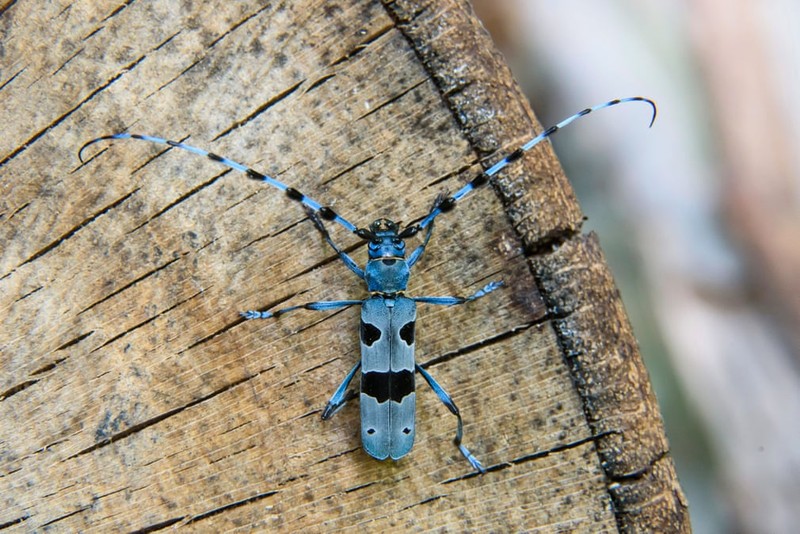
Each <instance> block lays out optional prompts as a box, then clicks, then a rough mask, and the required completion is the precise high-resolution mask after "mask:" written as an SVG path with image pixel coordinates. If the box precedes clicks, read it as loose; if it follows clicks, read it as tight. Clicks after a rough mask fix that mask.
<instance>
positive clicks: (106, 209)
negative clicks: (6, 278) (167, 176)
mask: <svg viewBox="0 0 800 534" xmlns="http://www.w3.org/2000/svg"><path fill="white" fill-rule="evenodd" d="M137 191H139V188H138V187H137V188H135V189H134V190H132V191H131V192H130V193H128V194H126V195H123V196H122V197H121V198H119V199H118V200H115V201H114V202H112V203H111V204H108V205H107V206H106V207H104V208H102V209H101V210H100V211H98V212H97V213H95V214H93V215H90V216H89V217H87V218H86V219H84V220H83V221H81V222H80V223H78V224H77V225H75V226H73V227H72V228H71V229H70V230H68V231H66V232H65V233H63V234H62V235H61V236H60V237H59V238H57V239H56V240H55V241H53V242H51V243H50V244H48V245H46V246H45V247H44V248H42V249H40V250H39V251H38V252H35V253H34V254H33V255H32V256H30V257H29V258H28V259H26V260H25V261H23V262H22V263H20V264H19V265H18V266H17V267H16V269H13V270H12V271H11V272H13V271H16V270H17V269H19V268H20V267H22V266H23V265H26V264H28V263H31V262H33V261H35V260H37V259H39V258H41V257H42V256H44V255H45V254H47V253H48V252H50V251H52V250H54V249H55V248H57V247H59V246H60V245H61V244H62V243H64V242H65V241H66V240H67V239H69V238H71V237H72V236H73V235H75V234H76V233H77V232H78V231H79V230H81V229H82V228H84V227H86V226H88V225H90V224H91V223H93V222H94V221H95V220H97V219H98V218H99V217H102V216H103V215H105V214H106V213H108V212H109V211H111V210H113V209H114V208H116V207H117V206H119V205H120V204H122V203H123V202H125V201H126V200H128V199H129V198H130V197H131V196H132V195H133V194H134V193H136V192H137Z"/></svg>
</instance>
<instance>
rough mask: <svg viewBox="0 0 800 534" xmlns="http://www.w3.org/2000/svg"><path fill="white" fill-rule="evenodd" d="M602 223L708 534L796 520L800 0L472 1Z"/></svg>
mask: <svg viewBox="0 0 800 534" xmlns="http://www.w3.org/2000/svg"><path fill="white" fill-rule="evenodd" d="M474 4H475V9H476V12H477V13H478V15H479V16H480V17H481V19H482V20H483V21H484V24H485V25H486V27H487V29H488V30H489V31H490V33H491V34H492V36H493V38H494V40H495V41H496V42H497V44H498V46H499V47H500V49H501V50H502V51H503V53H504V54H505V56H506V58H507V60H508V62H509V64H510V65H511V67H512V70H513V71H514V74H515V76H516V78H517V80H518V81H519V82H520V83H521V84H522V86H523V89H524V90H525V91H526V93H527V94H528V96H529V99H530V101H531V103H532V106H533V109H534V111H535V113H536V114H537V117H538V119H539V121H540V122H541V123H542V124H543V125H544V126H548V125H551V124H554V123H555V122H557V121H559V120H560V119H562V118H564V117H566V116H568V115H570V114H571V113H573V112H575V111H578V110H579V109H582V108H584V107H587V106H590V105H594V104H598V103H600V102H603V101H606V100H609V99H611V98H615V97H624V96H633V95H639V94H641V95H643V96H648V97H651V98H653V99H655V100H656V101H657V103H658V105H659V118H658V120H657V121H656V124H655V125H654V127H653V128H652V129H651V130H648V129H647V121H648V120H649V110H648V109H647V107H646V106H637V105H636V104H630V105H627V106H625V107H620V108H614V109H612V110H606V111H603V112H601V113H599V114H597V115H595V116H592V118H591V119H588V120H585V121H582V122H581V123H580V124H579V125H575V126H573V127H571V128H570V129H569V130H564V131H563V132H560V133H559V134H558V135H557V136H555V137H554V138H553V144H554V145H555V148H556V152H557V153H558V155H559V158H560V159H561V161H562V163H563V165H564V168H565V170H566V172H567V175H568V176H569V177H570V180H571V181H572V183H573V185H574V187H575V189H576V191H577V193H578V197H579V198H580V201H581V205H582V207H583V209H584V213H585V214H586V215H587V216H588V217H589V220H588V221H587V223H586V225H585V229H586V230H594V231H596V232H597V233H598V234H599V235H600V240H601V243H602V244H603V248H604V250H605V252H606V254H607V256H608V261H609V263H610V265H611V268H612V270H613V271H614V275H615V277H616V279H617V282H618V285H619V287H620V290H621V292H622V295H623V299H624V301H625V304H626V307H627V309H628V313H629V315H630V318H631V321H632V323H633V326H634V329H635V331H636V333H637V336H638V339H639V342H640V344H641V347H642V353H643V355H644V358H645V360H646V363H647V365H648V369H649V370H650V375H651V378H652V381H653V384H654V386H655V389H656V392H657V394H658V397H659V401H660V403H661V407H662V411H663V415H664V420H665V425H666V429H667V434H668V436H669V439H670V443H671V447H672V453H673V457H674V459H675V463H676V466H677V469H678V474H679V477H680V480H681V484H682V486H683V488H684V491H685V492H686V494H687V496H688V498H689V503H690V507H691V508H690V512H691V516H692V523H693V527H694V531H695V532H697V533H701V534H702V533H718V532H742V533H749V532H754V533H756V532H764V533H780V532H797V531H798V530H797V529H798V528H800V527H798V525H800V209H798V206H800V106H796V105H794V104H795V102H794V101H795V98H796V96H797V95H798V94H800V2H797V1H796V0H761V1H751V0H694V1H692V2H689V1H685V0H684V1H675V0H639V1H636V2H634V1H632V0H607V1H605V2H589V1H585V0H584V1H577V0H560V1H558V2H555V1H544V0H475V1H474Z"/></svg>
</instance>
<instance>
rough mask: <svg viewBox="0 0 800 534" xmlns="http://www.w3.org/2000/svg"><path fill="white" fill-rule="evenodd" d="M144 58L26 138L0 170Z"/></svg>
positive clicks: (2, 161)
mask: <svg viewBox="0 0 800 534" xmlns="http://www.w3.org/2000/svg"><path fill="white" fill-rule="evenodd" d="M146 57H147V55H146V54H145V55H143V56H140V57H139V58H138V59H137V60H135V61H133V62H131V63H129V64H128V65H126V66H124V67H122V69H121V70H120V71H119V72H118V73H117V74H116V75H115V76H113V77H112V78H110V79H109V80H107V81H106V82H105V83H104V84H103V85H101V86H100V87H98V88H97V89H95V90H94V91H92V92H91V93H89V95H88V96H87V97H86V98H84V99H83V100H81V101H80V102H78V103H77V104H76V105H75V106H73V107H72V108H71V109H69V110H68V111H66V112H65V113H62V114H61V115H60V116H59V117H56V119H55V120H54V121H52V122H50V124H48V125H47V126H45V127H44V128H42V129H41V130H39V131H38V132H36V133H35V134H33V135H32V136H31V137H30V138H28V139H27V140H26V141H24V142H23V143H22V144H21V145H20V146H19V147H17V149H16V150H14V151H13V152H11V153H10V154H9V155H8V156H6V157H5V158H3V159H2V160H0V168H2V167H3V166H4V165H5V164H6V163H8V162H9V161H11V160H12V159H14V158H16V157H17V156H19V155H20V154H22V153H23V152H25V151H26V150H28V148H30V146H31V145H32V144H33V143H35V142H36V141H38V140H39V138H40V137H42V136H43V135H44V134H46V133H47V132H49V131H50V130H52V129H53V128H55V127H56V126H58V125H59V124H61V123H62V122H64V121H65V120H66V119H67V118H68V117H69V116H70V115H72V114H73V113H75V112H76V111H77V110H78V109H79V108H80V107H81V106H83V105H84V104H85V103H86V102H88V101H90V100H91V99H93V98H94V97H95V96H97V95H98V94H99V93H101V92H102V91H105V90H106V89H108V88H109V87H110V86H111V85H112V84H113V83H115V82H116V81H117V80H119V79H120V78H122V76H124V75H125V74H127V73H128V72H130V71H132V70H133V69H135V68H136V66H137V65H138V64H139V63H141V62H142V61H144V59H145V58H146Z"/></svg>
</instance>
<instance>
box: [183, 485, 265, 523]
mask: <svg viewBox="0 0 800 534" xmlns="http://www.w3.org/2000/svg"><path fill="white" fill-rule="evenodd" d="M278 493H280V490H272V491H265V492H263V493H258V494H256V495H253V496H252V497H248V498H246V499H241V500H239V501H234V502H232V503H229V504H224V505H222V506H218V507H217V508H213V509H211V510H209V511H207V512H203V513H201V514H197V515H195V516H192V517H191V518H189V519H188V520H186V522H185V523H184V524H187V525H188V524H190V523H196V522H198V521H202V520H203V519H207V518H209V517H211V516H214V515H217V514H221V513H222V512H225V511H228V510H232V509H234V508H239V507H240V506H245V505H248V504H252V503H254V502H258V501H262V500H264V499H267V498H269V497H272V496H273V495H277V494H278Z"/></svg>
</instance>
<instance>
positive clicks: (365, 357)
mask: <svg viewBox="0 0 800 534" xmlns="http://www.w3.org/2000/svg"><path fill="white" fill-rule="evenodd" d="M634 101H640V102H645V103H647V104H649V105H650V106H652V110H653V115H652V118H651V120H650V126H652V125H653V122H654V121H655V119H656V113H657V110H656V105H655V102H653V101H652V100H650V99H648V98H644V97H640V96H634V97H629V98H622V99H616V100H611V101H609V102H605V103H603V104H600V105H597V106H594V107H591V108H586V109H584V110H582V111H580V112H578V113H575V114H574V115H572V116H570V117H568V118H566V119H564V120H563V121H561V122H559V123H558V124H556V125H555V126H551V127H550V128H547V129H546V130H545V131H543V132H542V133H540V134H539V135H537V136H535V137H534V138H532V139H531V140H530V141H528V142H526V143H524V144H523V145H521V146H520V147H518V148H517V149H516V150H514V151H513V152H511V153H510V154H509V155H508V156H506V157H504V158H503V159H501V160H500V161H498V162H497V163H495V164H494V165H492V166H491V167H489V169H487V170H486V171H484V172H482V173H480V174H479V175H477V176H476V177H475V178H473V179H472V180H471V181H470V182H469V183H467V184H466V185H464V186H463V187H462V188H461V189H459V190H458V191H457V192H456V193H455V194H454V195H452V196H448V197H445V196H443V195H439V196H437V198H436V200H435V201H434V203H433V207H432V208H431V210H430V211H429V212H428V214H427V215H426V216H425V217H423V218H422V219H421V220H420V222H418V223H416V224H411V225H409V226H407V227H406V228H404V229H403V230H401V229H400V227H399V226H398V225H397V224H396V223H395V222H393V221H390V220H388V219H377V220H375V221H374V222H373V223H372V224H370V226H369V228H358V227H357V226H356V225H354V224H353V223H351V222H350V221H348V220H347V219H345V218H344V217H342V216H341V215H339V214H337V213H336V212H335V211H334V210H333V209H331V208H330V207H328V206H323V205H321V204H320V203H319V202H317V201H315V200H314V199H312V198H310V197H308V196H306V195H305V194H303V193H301V192H300V191H298V190H296V189H294V188H293V187H290V186H288V185H286V184H284V183H283V182H281V181H279V180H276V179H275V178H272V177H270V176H267V175H265V174H262V173H260V172H258V171H255V170H253V169H251V168H250V167H247V166H245V165H242V164H241V163H237V162H235V161H233V160H231V159H228V158H226V157H223V156H219V155H217V154H214V153H212V152H208V151H206V150H203V149H200V148H197V147H193V146H190V145H187V144H184V143H179V142H177V141H170V140H168V139H163V138H160V137H153V136H149V135H139V134H130V133H118V134H113V135H105V136H102V137H98V138H96V139H93V140H91V141H89V142H88V143H86V144H85V145H83V147H81V149H80V151H79V152H78V157H79V159H80V160H81V162H83V161H84V160H83V151H84V150H85V149H86V148H87V147H88V146H89V145H92V144H94V143H97V142H99V141H103V140H119V139H137V140H141V141H148V142H151V143H157V144H161V145H167V146H170V147H175V148H179V149H182V150H186V151H188V152H191V153H193V154H197V155H200V156H204V157H207V158H209V159H211V160H213V161H216V162H218V163H221V164H223V165H225V166H227V167H230V168H232V169H235V170H238V171H241V172H243V173H245V174H246V175H247V176H248V177H249V178H251V179H254V180H258V181H260V182H264V183H267V184H268V185H271V186H273V187H275V188H277V189H280V190H281V191H283V192H284V193H285V194H286V196H287V197H288V198H289V199H291V200H293V201H295V202H299V203H300V204H302V205H303V206H304V208H305V209H306V212H307V214H308V216H309V219H310V220H311V221H312V222H313V223H314V226H315V227H316V228H317V230H318V231H319V232H320V233H321V234H322V236H323V237H324V238H325V240H326V241H327V243H328V244H329V245H330V246H331V247H332V248H333V249H334V250H335V251H336V253H337V254H338V256H339V258H341V260H342V261H343V262H344V264H345V265H346V266H347V268H348V269H350V270H351V271H353V272H354V273H355V274H356V275H357V276H358V277H359V278H361V279H362V280H364V282H365V283H366V285H367V290H368V291H369V293H370V296H369V297H368V298H366V299H358V300H334V301H316V302H309V303H306V304H301V305H298V306H290V307H288V308H283V309H280V310H276V311H246V312H242V316H243V317H244V318H246V319H267V318H273V317H277V316H279V315H281V314H284V313H286V312H289V311H293V310H297V309H300V308H303V309H308V310H332V309H337V308H345V307H348V306H354V305H360V306H361V327H360V344H361V360H360V361H359V362H357V363H356V364H355V365H354V366H353V368H352V369H351V370H350V371H349V372H348V373H347V376H345V378H344V380H343V381H342V383H341V385H340V386H339V387H338V388H337V389H336V392H335V393H334V394H333V396H332V397H331V399H330V401H328V404H327V406H326V407H325V409H324V410H323V412H322V418H323V419H329V418H330V417H332V416H333V415H334V414H335V413H336V412H337V411H339V409H341V407H342V406H343V405H344V404H345V402H346V401H347V398H348V394H347V391H348V388H349V386H350V383H351V382H352V380H353V378H354V377H355V375H356V373H357V372H358V371H359V370H361V393H360V399H359V400H360V404H361V441H362V443H363V446H364V450H365V451H366V452H367V453H368V454H369V455H370V456H372V457H374V458H377V459H378V460H385V459H387V458H392V459H393V460H398V459H400V458H402V457H403V456H405V455H406V454H408V452H409V451H410V450H411V448H412V446H413V444H414V434H415V423H414V420H415V412H416V393H415V383H414V376H415V374H416V373H419V374H420V375H421V376H422V377H423V378H424V379H425V381H426V382H427V383H428V385H429V386H430V387H431V389H433V391H434V392H435V393H436V395H437V396H438V397H439V399H440V400H441V401H442V402H443V403H444V404H445V406H447V408H448V409H449V410H450V412H451V413H452V414H453V415H455V416H456V418H457V420H458V422H457V427H456V435H455V438H454V440H453V441H454V443H455V444H456V446H457V447H458V449H459V450H460V451H461V454H462V455H463V456H464V458H466V459H467V461H469V463H470V465H471V466H472V467H473V468H474V469H475V470H476V471H479V472H481V473H483V472H485V469H484V468H483V466H482V465H481V463H480V462H479V461H478V460H477V459H476V458H475V456H473V454H472V453H471V452H470V451H469V450H468V449H467V448H466V447H465V446H464V445H463V444H462V443H461V441H462V436H463V423H462V420H461V414H460V413H459V411H458V407H456V404H455V402H453V399H452V398H451V397H450V395H449V394H448V393H447V392H446V391H445V390H444V388H442V386H441V385H439V383H438V382H436V380H434V378H433V377H432V376H431V375H430V373H428V372H427V371H426V370H425V369H423V368H422V367H421V366H420V365H419V364H417V363H416V360H415V358H414V348H415V341H414V334H415V330H416V318H417V303H426V304H438V305H444V306H454V305H456V304H463V303H465V302H470V301H473V300H475V299H478V298H480V297H482V296H484V295H486V294H488V293H491V292H492V291H494V290H496V289H497V288H499V287H500V286H501V285H502V282H500V281H496V282H491V283H489V284H487V285H486V286H484V287H483V288H481V289H480V290H478V291H476V292H475V293H473V294H472V295H470V296H468V297H459V296H441V297H409V296H406V295H405V291H406V289H407V286H408V280H409V276H410V273H411V268H412V267H413V266H414V264H416V263H417V261H419V259H420V258H421V257H422V254H423V252H424V251H425V246H426V245H427V244H428V241H429V240H430V238H431V234H432V232H433V222H434V219H436V217H438V216H439V215H440V214H442V213H445V212H447V211H450V210H451V209H453V207H454V206H455V205H456V203H457V202H459V201H460V200H461V199H462V198H464V197H465V196H466V195H467V194H469V193H470V192H472V191H473V190H474V189H477V188H479V187H481V186H483V185H485V184H487V183H488V182H489V180H490V179H491V178H492V176H494V175H495V174H497V173H498V172H500V171H501V170H503V169H504V168H505V167H507V166H508V165H510V164H511V163H513V162H514V161H516V160H517V159H519V158H521V157H522V155H523V154H524V153H525V152H527V151H528V150H530V149H531V148H533V147H534V146H536V145H537V144H539V143H540V142H542V141H544V140H545V139H547V138H548V137H550V136H551V135H553V134H554V133H555V132H557V131H558V130H559V129H561V128H563V127H564V126H566V125H568V124H570V123H571V122H573V121H574V120H576V119H578V118H580V117H582V116H584V115H587V114H589V113H591V112H593V111H597V110H599V109H603V108H607V107H611V106H615V105H617V104H622V103H625V102H634ZM323 220H325V221H328V222H335V223H337V224H339V225H341V226H343V227H344V228H345V229H347V230H348V231H350V232H352V233H354V234H356V235H357V236H358V237H360V238H362V239H364V240H366V241H367V243H368V245H367V248H368V255H369V258H368V261H367V265H366V267H365V268H364V269H362V268H361V267H359V266H358V264H357V263H356V262H355V261H354V260H353V259H352V258H351V257H350V256H349V255H348V254H347V253H345V252H344V251H343V250H342V249H341V248H340V247H339V246H338V245H336V243H334V241H333V240H332V239H331V236H330V234H329V233H328V230H327V228H326V227H325V224H324V223H323ZM425 229H427V231H426V233H425V237H424V239H423V241H422V243H421V244H420V245H419V246H417V248H415V249H414V250H413V251H412V252H411V254H410V255H409V256H408V258H406V248H405V240H406V239H409V238H411V237H413V236H415V235H417V234H418V233H419V232H421V231H423V230H425Z"/></svg>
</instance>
